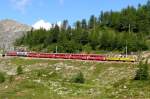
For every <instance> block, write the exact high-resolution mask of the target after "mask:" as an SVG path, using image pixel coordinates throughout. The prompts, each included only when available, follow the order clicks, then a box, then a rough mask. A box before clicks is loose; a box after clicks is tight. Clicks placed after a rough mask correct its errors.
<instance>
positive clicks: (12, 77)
mask: <svg viewBox="0 0 150 99" xmlns="http://www.w3.org/2000/svg"><path fill="white" fill-rule="evenodd" d="M13 80H14V76H13V75H10V76H9V82H10V83H11V82H13Z"/></svg>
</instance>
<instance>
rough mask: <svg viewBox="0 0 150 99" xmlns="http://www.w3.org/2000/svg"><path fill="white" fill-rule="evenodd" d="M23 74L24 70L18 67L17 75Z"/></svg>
mask: <svg viewBox="0 0 150 99" xmlns="http://www.w3.org/2000/svg"><path fill="white" fill-rule="evenodd" d="M20 74H23V69H22V67H21V66H18V67H17V75H20Z"/></svg>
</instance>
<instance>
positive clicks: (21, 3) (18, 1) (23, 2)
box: [10, 0, 31, 12]
mask: <svg viewBox="0 0 150 99" xmlns="http://www.w3.org/2000/svg"><path fill="white" fill-rule="evenodd" d="M10 1H11V3H12V5H13V7H14V8H16V9H18V10H19V11H21V12H24V11H25V8H26V7H27V6H28V5H29V3H30V2H31V0H10Z"/></svg>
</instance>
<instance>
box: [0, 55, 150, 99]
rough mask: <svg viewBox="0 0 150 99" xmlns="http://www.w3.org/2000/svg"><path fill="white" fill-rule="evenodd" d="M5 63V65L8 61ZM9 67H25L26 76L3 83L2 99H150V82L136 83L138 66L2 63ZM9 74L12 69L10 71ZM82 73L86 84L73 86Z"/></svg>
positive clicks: (84, 63) (8, 77)
mask: <svg viewBox="0 0 150 99" xmlns="http://www.w3.org/2000/svg"><path fill="white" fill-rule="evenodd" d="M4 61H5V62H4ZM2 62H3V64H5V66H8V67H10V68H7V69H11V68H15V67H17V66H19V65H21V66H22V67H23V70H24V73H23V74H22V75H15V76H9V75H7V74H6V81H5V82H4V83H3V84H0V99H5V98H8V99H42V98H43V99H129V98H130V99H138V98H139V99H143V98H150V84H149V83H150V81H134V80H132V79H133V77H134V75H135V71H136V69H137V68H136V65H135V64H131V63H100V62H85V61H72V60H66V61H63V60H31V59H20V58H14V59H9V60H5V59H4V60H3V61H0V64H1V63H2ZM8 71H9V70H8ZM78 71H82V72H83V74H84V77H85V79H86V82H85V83H84V84H75V83H70V82H69V80H70V79H71V77H72V76H73V75H74V74H75V73H76V72H78Z"/></svg>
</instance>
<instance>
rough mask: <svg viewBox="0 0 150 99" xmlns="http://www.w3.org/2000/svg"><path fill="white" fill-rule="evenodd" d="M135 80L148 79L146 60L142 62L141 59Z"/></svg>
mask: <svg viewBox="0 0 150 99" xmlns="http://www.w3.org/2000/svg"><path fill="white" fill-rule="evenodd" d="M134 79H135V80H148V79H149V73H148V60H146V62H145V63H144V64H143V62H142V61H140V63H139V69H138V70H137V72H136V76H135V78H134Z"/></svg>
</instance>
